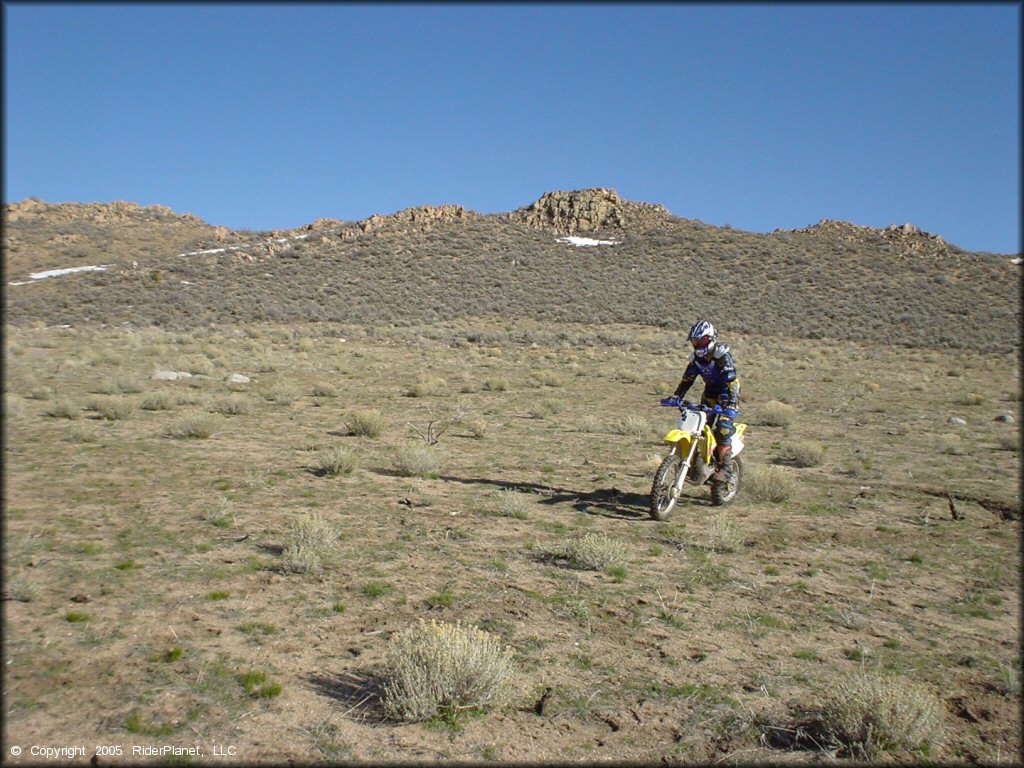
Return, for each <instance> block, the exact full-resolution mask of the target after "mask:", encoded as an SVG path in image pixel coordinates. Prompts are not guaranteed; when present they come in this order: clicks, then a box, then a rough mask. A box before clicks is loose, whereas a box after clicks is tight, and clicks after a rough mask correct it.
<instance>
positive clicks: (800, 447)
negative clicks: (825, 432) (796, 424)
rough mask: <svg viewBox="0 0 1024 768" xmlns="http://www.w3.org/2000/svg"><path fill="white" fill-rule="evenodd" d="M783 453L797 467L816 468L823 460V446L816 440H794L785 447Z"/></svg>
mask: <svg viewBox="0 0 1024 768" xmlns="http://www.w3.org/2000/svg"><path fill="white" fill-rule="evenodd" d="M785 453H786V458H787V459H788V460H789V461H791V462H792V463H793V464H794V465H795V466H797V467H817V466H820V465H821V463H822V462H823V461H824V460H825V446H824V445H822V444H821V443H819V442H818V441H817V440H796V441H794V442H793V443H791V444H789V445H787V446H786V448H785Z"/></svg>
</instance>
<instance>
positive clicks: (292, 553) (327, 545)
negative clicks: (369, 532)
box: [281, 513, 340, 573]
mask: <svg viewBox="0 0 1024 768" xmlns="http://www.w3.org/2000/svg"><path fill="white" fill-rule="evenodd" d="M339 538H340V534H339V532H338V530H337V528H335V527H334V526H333V525H332V524H331V523H330V522H328V521H327V520H326V519H325V518H324V517H323V516H321V515H317V514H312V513H307V514H305V515H303V516H302V517H301V518H299V519H298V520H296V521H295V522H294V523H293V524H292V527H291V530H290V531H289V534H288V539H287V541H286V542H285V544H284V547H283V549H282V550H281V568H282V570H284V571H287V572H290V573H312V572H314V571H317V570H319V569H320V567H321V565H323V563H324V561H325V560H327V559H329V558H330V557H331V555H333V553H334V549H335V545H336V544H337V542H338V539H339Z"/></svg>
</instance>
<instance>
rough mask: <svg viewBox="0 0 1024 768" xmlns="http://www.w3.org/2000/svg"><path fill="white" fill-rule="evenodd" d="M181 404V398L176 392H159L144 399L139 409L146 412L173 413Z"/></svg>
mask: <svg viewBox="0 0 1024 768" xmlns="http://www.w3.org/2000/svg"><path fill="white" fill-rule="evenodd" d="M180 404H181V403H180V398H179V396H178V395H177V394H175V393H174V392H167V391H159V392H151V393H150V394H148V395H146V396H145V397H144V398H142V401H141V402H140V403H139V408H141V409H142V410H144V411H172V410H174V408H175V406H178V405H180Z"/></svg>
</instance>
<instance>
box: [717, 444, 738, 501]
mask: <svg viewBox="0 0 1024 768" xmlns="http://www.w3.org/2000/svg"><path fill="white" fill-rule="evenodd" d="M742 477H743V460H742V459H740V457H739V456H733V457H732V477H730V478H729V482H727V483H716V482H714V481H712V482H711V503H712V504H713V505H715V506H716V507H724V506H725V505H726V504H730V503H731V502H732V500H733V499H735V498H736V494H737V493H739V492H740V480H741V479H742Z"/></svg>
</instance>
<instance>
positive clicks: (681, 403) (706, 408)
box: [661, 396, 733, 414]
mask: <svg viewBox="0 0 1024 768" xmlns="http://www.w3.org/2000/svg"><path fill="white" fill-rule="evenodd" d="M661 405H664V406H666V407H668V408H678V409H679V411H680V413H682V412H684V411H703V412H704V413H707V414H720V413H725V412H726V411H732V410H733V409H732V408H723V407H722V406H721V405H703V404H701V403H688V402H686V401H685V400H680V399H679V398H678V397H674V396H673V397H666V398H664V399H663V400H662V401H661Z"/></svg>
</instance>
